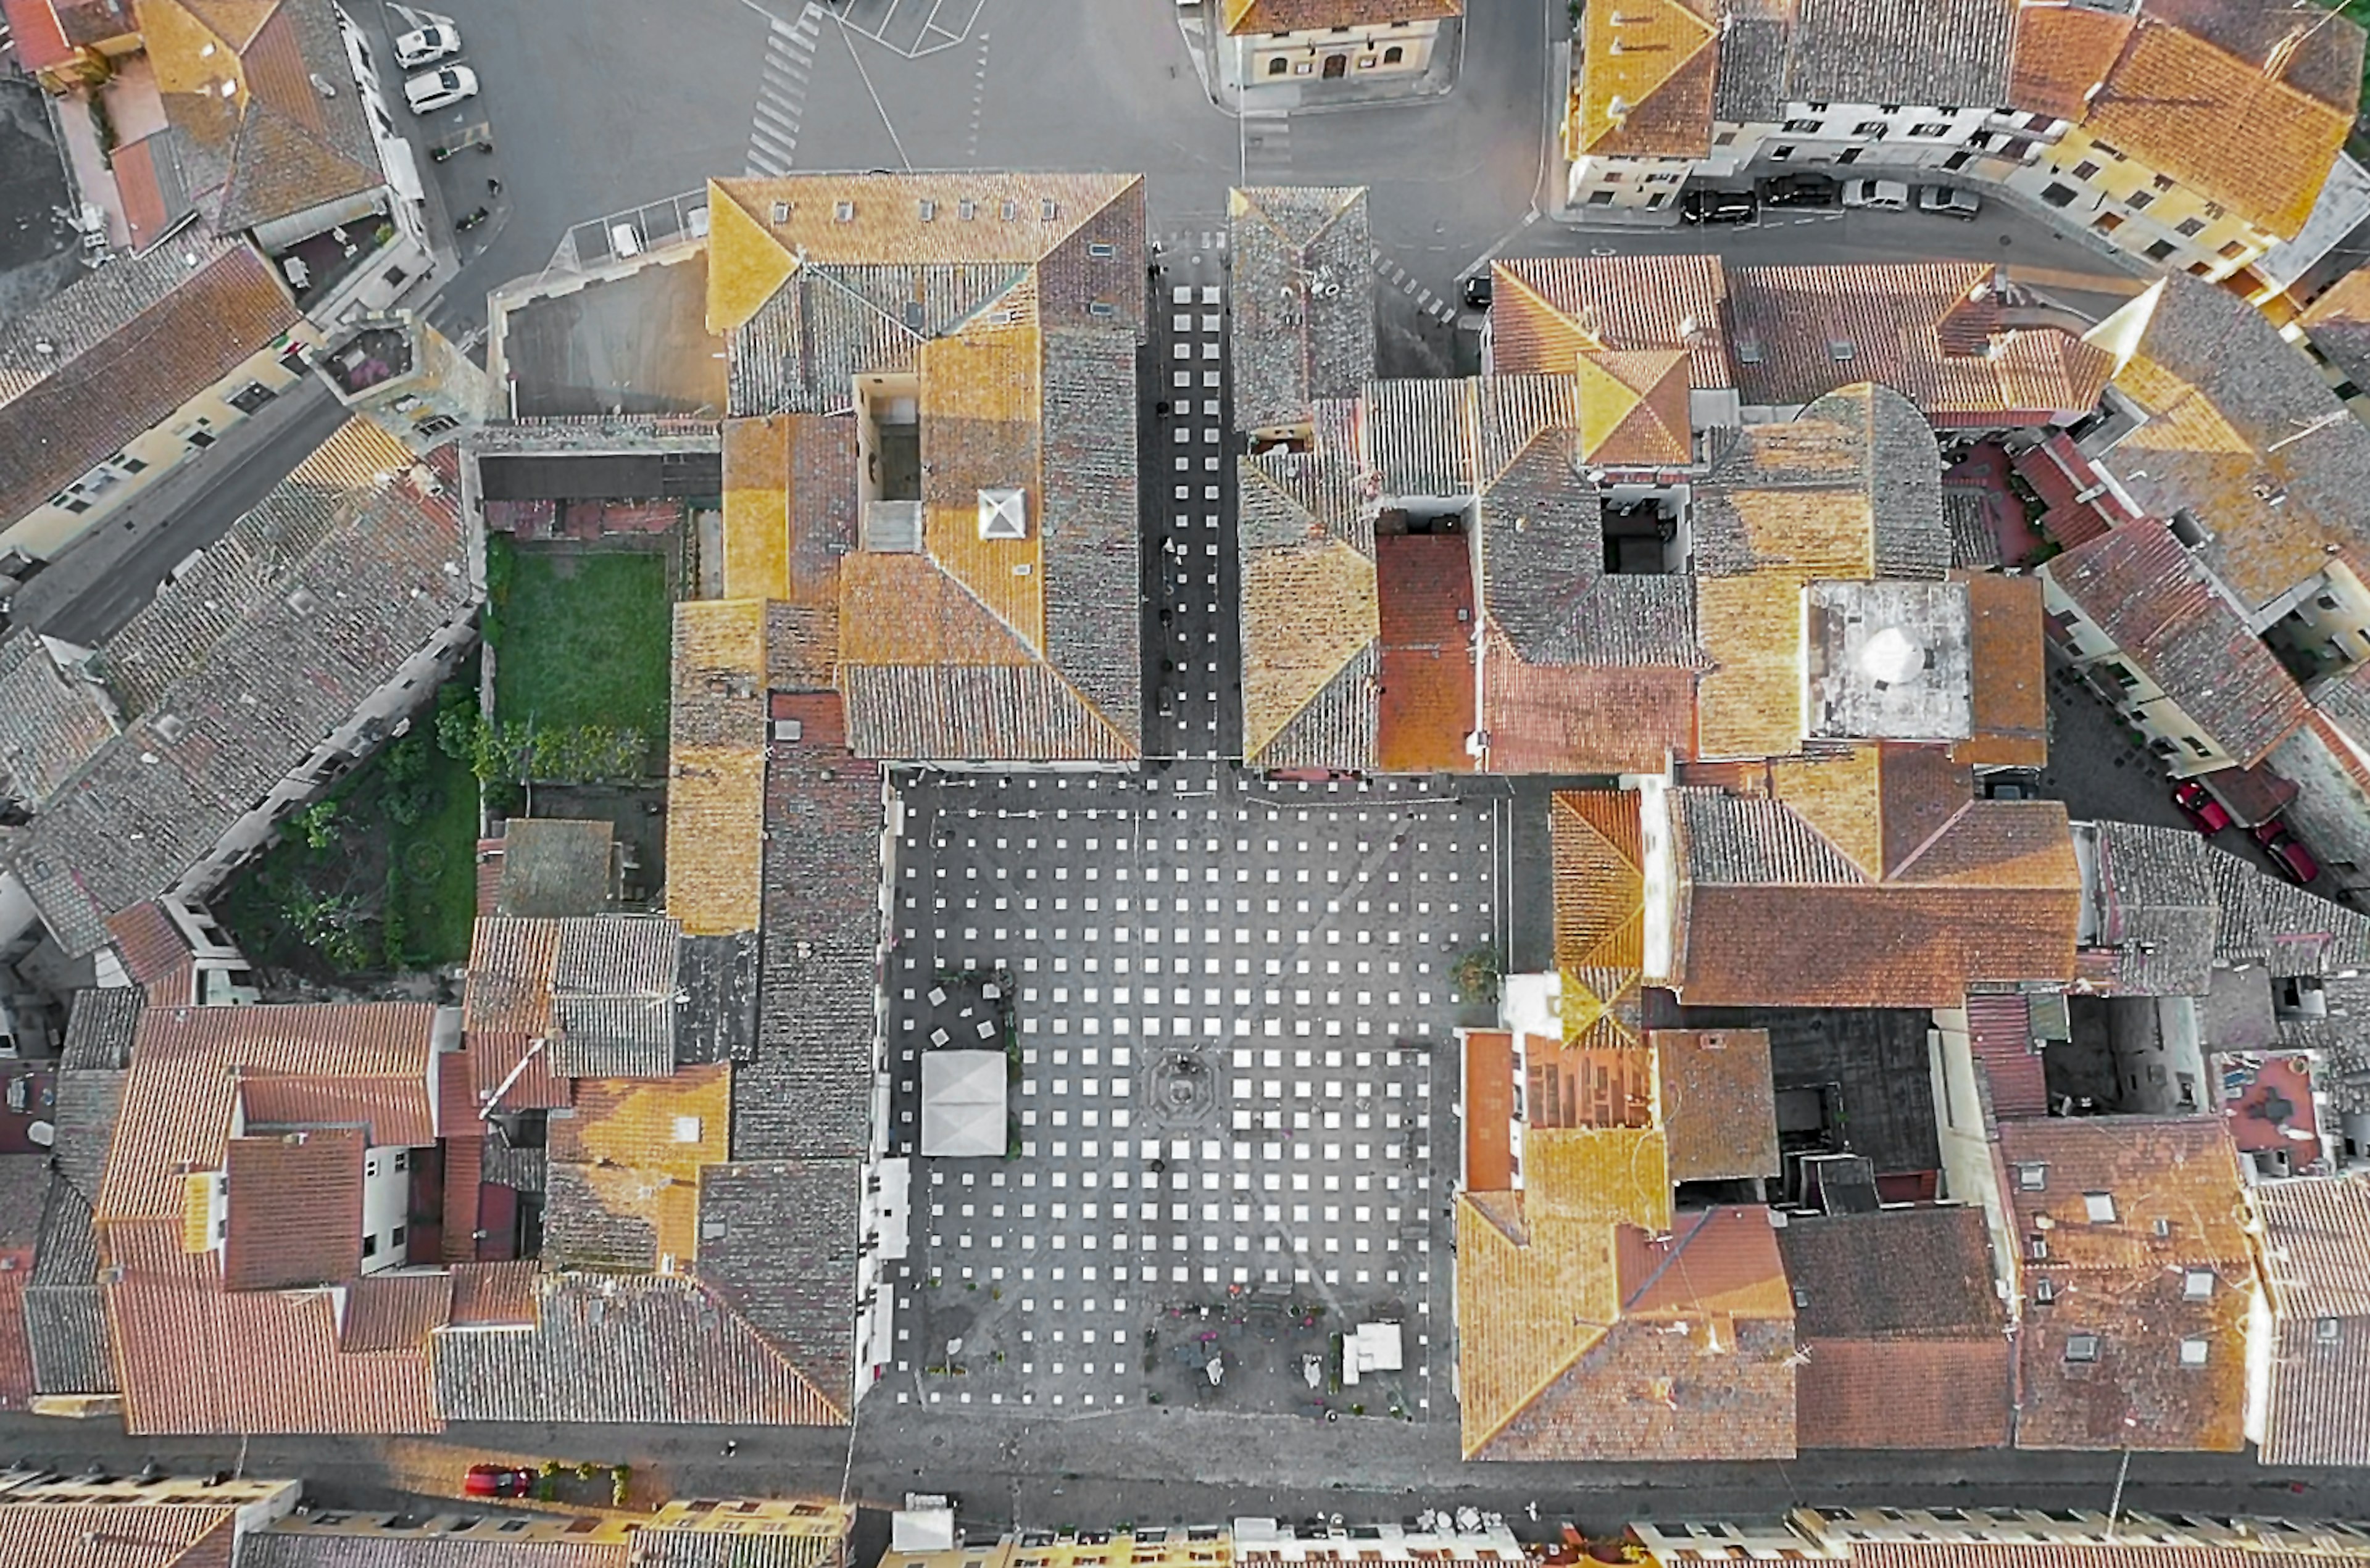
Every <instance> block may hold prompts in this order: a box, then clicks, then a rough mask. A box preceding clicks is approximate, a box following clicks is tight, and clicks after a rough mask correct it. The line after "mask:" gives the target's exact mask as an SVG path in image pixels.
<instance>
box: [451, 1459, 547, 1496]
mask: <svg viewBox="0 0 2370 1568" xmlns="http://www.w3.org/2000/svg"><path fill="white" fill-rule="evenodd" d="M461 1490H462V1491H463V1492H465V1493H466V1494H468V1495H470V1496H472V1497H523V1496H525V1495H526V1494H529V1493H530V1492H533V1491H534V1490H535V1471H531V1470H521V1469H519V1468H518V1467H517V1466H516V1465H471V1466H470V1467H469V1472H468V1474H467V1475H466V1476H464V1477H463V1478H462V1481H461Z"/></svg>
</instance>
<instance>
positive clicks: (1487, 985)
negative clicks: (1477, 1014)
mask: <svg viewBox="0 0 2370 1568" xmlns="http://www.w3.org/2000/svg"><path fill="white" fill-rule="evenodd" d="M1503 972H1504V970H1503V966H1502V965H1501V963H1500V961H1499V958H1498V951H1497V949H1496V948H1494V947H1476V948H1474V949H1473V950H1472V951H1471V952H1469V953H1467V954H1466V955H1465V956H1463V957H1461V958H1459V959H1457V960H1456V967H1455V969H1454V970H1452V971H1450V973H1451V977H1452V978H1453V979H1455V981H1456V989H1457V990H1458V991H1460V992H1462V993H1463V995H1464V996H1465V999H1466V1000H1467V1001H1478V1002H1494V1001H1497V1000H1498V981H1499V978H1500V976H1501V974H1502V973H1503Z"/></svg>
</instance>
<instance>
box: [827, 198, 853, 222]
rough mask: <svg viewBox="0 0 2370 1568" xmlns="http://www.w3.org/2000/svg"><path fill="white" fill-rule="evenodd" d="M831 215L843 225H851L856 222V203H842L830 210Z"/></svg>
mask: <svg viewBox="0 0 2370 1568" xmlns="http://www.w3.org/2000/svg"><path fill="white" fill-rule="evenodd" d="M831 215H832V216H833V217H834V218H836V219H838V220H839V221H840V222H841V223H854V222H856V203H855V202H853V201H843V202H841V203H840V204H839V205H838V206H836V207H834V208H833V209H832V214H831Z"/></svg>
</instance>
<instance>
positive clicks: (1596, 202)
mask: <svg viewBox="0 0 2370 1568" xmlns="http://www.w3.org/2000/svg"><path fill="white" fill-rule="evenodd" d="M1588 204H1589V205H1590V206H1592V207H1610V206H1612V205H1613V192H1611V191H1609V190H1592V191H1590V192H1589V193H1588Z"/></svg>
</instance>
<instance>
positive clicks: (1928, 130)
mask: <svg viewBox="0 0 2370 1568" xmlns="http://www.w3.org/2000/svg"><path fill="white" fill-rule="evenodd" d="M1909 134H1911V135H1912V136H1948V135H1949V134H1950V126H1949V125H1948V124H1946V123H1944V122H1943V121H1941V120H1927V121H1926V123H1924V124H1923V125H1913V126H1911V127H1910V128H1909Z"/></svg>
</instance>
